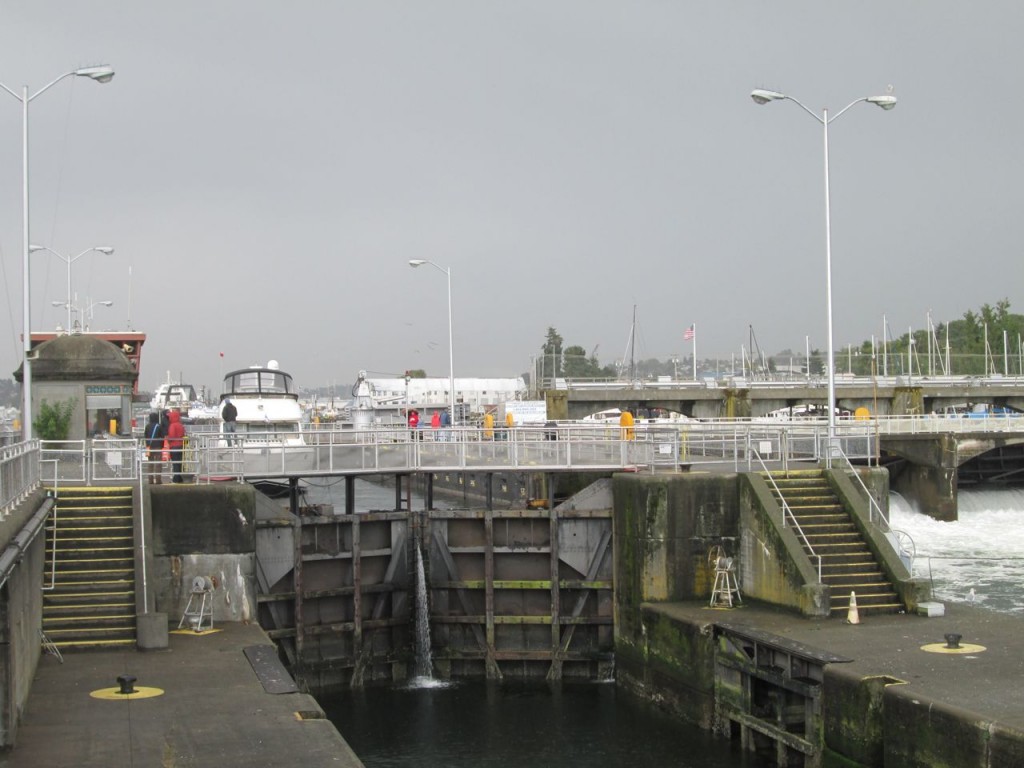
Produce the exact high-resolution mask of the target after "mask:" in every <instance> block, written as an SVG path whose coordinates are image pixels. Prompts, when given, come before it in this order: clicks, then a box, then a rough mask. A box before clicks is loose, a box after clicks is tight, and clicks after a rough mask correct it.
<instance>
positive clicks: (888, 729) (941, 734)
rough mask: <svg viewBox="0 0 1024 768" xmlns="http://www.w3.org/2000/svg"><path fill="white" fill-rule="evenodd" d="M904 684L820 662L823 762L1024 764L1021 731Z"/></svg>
mask: <svg viewBox="0 0 1024 768" xmlns="http://www.w3.org/2000/svg"><path fill="white" fill-rule="evenodd" d="M904 682H905V681H901V680H898V679H897V678H893V677H888V676H879V677H867V678H864V677H861V676H860V675H859V674H857V672H856V671H854V670H851V669H849V668H847V667H845V666H844V665H842V664H832V665H829V666H828V667H826V669H825V685H824V695H823V702H824V725H825V727H824V742H825V759H824V761H823V764H824V765H826V766H851V765H893V766H920V767H921V768H961V767H962V766H968V765H977V766H1019V765H1024V734H1022V733H1020V732H1019V731H1017V730H1015V729H1013V728H1008V727H1006V726H1003V725H999V724H998V723H993V722H989V721H986V720H983V719H980V718H978V717H977V715H975V714H974V713H971V712H967V711H964V710H961V709H958V708H957V707H954V706H951V705H949V704H947V703H944V702H937V701H933V700H930V699H928V698H927V697H925V696H922V695H921V693H920V691H919V690H915V689H914V688H913V687H912V686H907V685H904V684H903V683H904Z"/></svg>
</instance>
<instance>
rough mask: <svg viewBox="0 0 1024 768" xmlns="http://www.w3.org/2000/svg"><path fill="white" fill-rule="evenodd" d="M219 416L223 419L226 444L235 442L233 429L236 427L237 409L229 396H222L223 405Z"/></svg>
mask: <svg viewBox="0 0 1024 768" xmlns="http://www.w3.org/2000/svg"><path fill="white" fill-rule="evenodd" d="M220 417H221V418H222V419H223V420H224V434H225V435H226V436H227V442H228V445H234V444H235V429H236V428H237V427H238V423H237V422H238V409H237V408H236V407H235V404H234V403H232V402H231V398H230V397H225V398H224V407H223V408H221V409H220Z"/></svg>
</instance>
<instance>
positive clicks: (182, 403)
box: [149, 375, 218, 424]
mask: <svg viewBox="0 0 1024 768" xmlns="http://www.w3.org/2000/svg"><path fill="white" fill-rule="evenodd" d="M149 408H150V410H152V411H156V412H158V413H160V412H163V411H167V410H171V409H177V410H178V411H179V412H180V413H181V416H182V419H183V420H184V421H185V422H186V423H190V424H194V423H198V422H208V421H213V420H214V419H216V418H217V413H218V410H217V407H216V406H213V405H210V404H209V403H207V402H206V400H204V399H203V398H202V397H200V396H199V395H198V394H197V393H196V388H195V387H194V386H192V385H191V384H182V383H180V382H174V381H171V379H170V376H169V375H168V378H167V381H165V382H164V383H163V384H161V385H160V386H159V387H157V388H156V392H154V393H153V397H152V398H151V399H150V401H149Z"/></svg>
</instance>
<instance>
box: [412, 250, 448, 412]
mask: <svg viewBox="0 0 1024 768" xmlns="http://www.w3.org/2000/svg"><path fill="white" fill-rule="evenodd" d="M424 264H429V265H430V266H432V267H434V268H435V269H438V270H440V271H441V272H444V273H445V275H446V276H447V277H448V388H449V395H450V397H451V409H452V426H455V344H454V343H453V341H452V269H451V267H448V268H447V269H445V268H444V267H441V266H438V265H437V264H435V263H434V262H432V261H427V260H426V259H409V266H410V267H414V268H415V267H422V266H423V265H424Z"/></svg>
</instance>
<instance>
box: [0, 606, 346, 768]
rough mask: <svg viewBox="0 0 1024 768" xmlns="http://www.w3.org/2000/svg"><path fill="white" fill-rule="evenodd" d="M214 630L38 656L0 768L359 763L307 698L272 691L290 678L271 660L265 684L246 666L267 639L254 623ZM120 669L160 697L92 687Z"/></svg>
mask: <svg viewBox="0 0 1024 768" xmlns="http://www.w3.org/2000/svg"><path fill="white" fill-rule="evenodd" d="M215 629H216V630H218V631H215V632H213V633H210V634H196V633H186V634H177V633H174V632H172V633H171V635H170V644H169V648H168V650H158V651H136V650H134V648H133V649H130V650H121V651H93V652H81V653H68V654H65V655H64V662H63V663H60V662H59V661H58V659H57V658H56V657H55V656H52V655H49V654H45V655H44V656H43V657H42V658H41V659H40V661H39V668H38V671H37V672H36V676H35V679H34V680H33V683H32V691H31V693H30V695H29V699H28V705H27V707H26V711H25V713H24V717H23V719H22V723H21V727H20V728H19V730H18V734H17V741H16V745H15V747H14V749H13V750H11V751H8V752H5V753H2V754H0V766H5V767H6V766H9V767H10V768H29V766H31V767H32V768H39V766H47V767H48V768H57V767H58V766H80V767H81V768H89V767H91V766H96V767H97V768H98V767H99V766H103V767H104V768H107V767H108V766H113V765H138V766H142V765H160V766H175V767H176V768H177V767H178V766H189V767H193V766H216V767H217V768H233V767H234V766H239V767H241V766H245V768H252V766H257V765H259V766H291V765H302V766H304V767H305V768H316V767H318V766H332V767H333V768H357V767H360V768H361V766H362V763H361V762H360V761H359V759H358V758H357V757H356V756H355V754H354V753H353V752H352V750H351V749H350V748H349V746H348V745H347V744H346V743H345V741H344V739H343V738H342V737H341V735H340V734H339V733H338V731H337V729H336V728H335V727H334V725H333V724H332V723H331V722H330V721H328V720H325V719H323V711H322V710H321V709H320V706H319V705H318V704H317V702H316V700H315V699H314V698H313V697H312V696H309V695H307V694H303V693H298V692H280V693H272V692H269V691H268V688H269V689H270V690H279V691H280V690H283V689H287V688H288V683H290V682H291V679H290V677H286V678H285V679H283V680H282V679H281V677H280V676H275V669H274V665H273V664H271V665H270V668H269V675H267V674H265V675H263V681H261V676H260V675H258V674H257V673H256V671H254V665H253V664H251V663H250V661H249V658H248V657H247V655H246V653H245V649H253V648H254V647H255V648H262V649H264V650H265V649H267V647H268V646H270V640H269V639H268V638H267V636H266V635H265V634H264V633H263V631H262V630H261V629H260V628H259V627H257V626H255V625H245V624H240V623H223V624H216V625H215ZM250 654H252V651H251V650H250ZM269 658H272V655H271V656H270V657H269ZM124 674H130V675H134V676H135V677H136V678H137V680H136V682H135V683H134V687H135V689H136V690H139V691H144V690H145V689H146V688H158V689H161V690H162V691H163V693H162V694H161V695H157V696H153V697H150V698H140V697H136V696H131V697H128V698H127V700H126V699H125V698H124V697H119V698H118V697H115V699H114V700H109V699H99V698H94V697H93V696H91V695H90V694H92V693H93V692H95V691H100V690H102V689H111V688H118V687H119V686H118V682H117V677H118V676H119V675H124ZM275 677H276V679H275ZM265 683H266V685H265ZM282 683H283V684H282Z"/></svg>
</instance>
